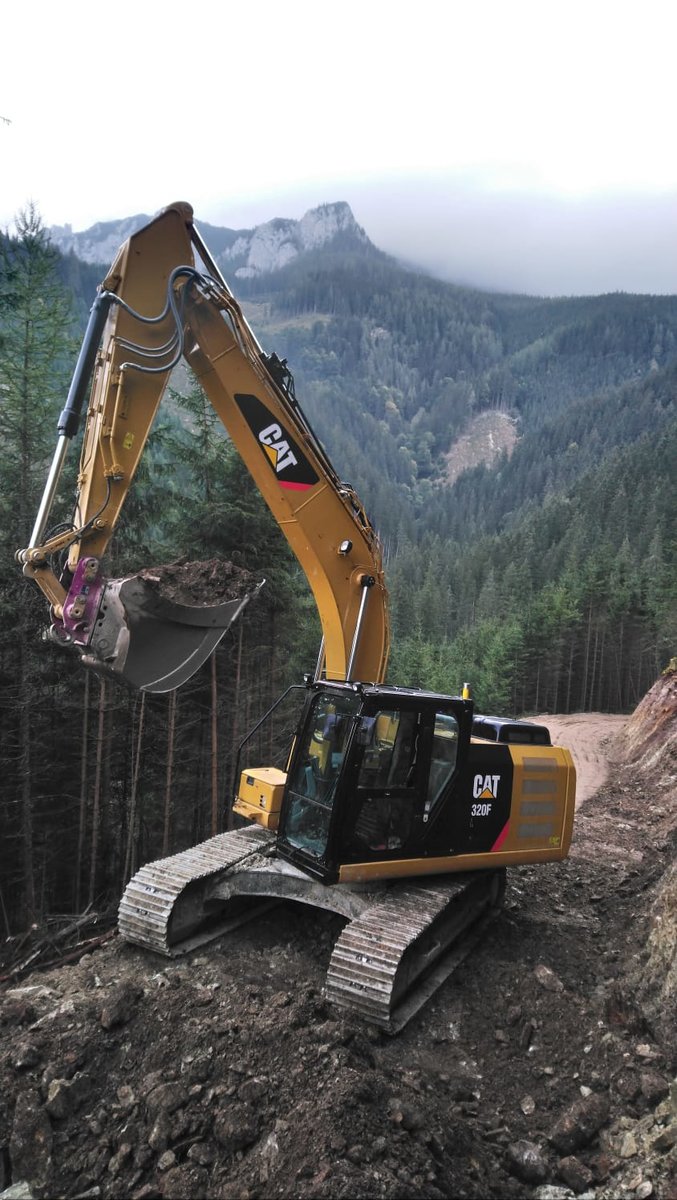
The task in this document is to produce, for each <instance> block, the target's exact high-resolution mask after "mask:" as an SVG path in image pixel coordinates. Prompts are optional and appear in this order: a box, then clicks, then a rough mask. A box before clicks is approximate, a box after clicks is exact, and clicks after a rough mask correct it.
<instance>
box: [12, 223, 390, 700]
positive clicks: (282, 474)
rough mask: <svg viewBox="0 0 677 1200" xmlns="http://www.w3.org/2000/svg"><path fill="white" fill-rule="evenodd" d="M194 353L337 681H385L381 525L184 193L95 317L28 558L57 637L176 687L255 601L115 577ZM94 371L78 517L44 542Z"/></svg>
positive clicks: (147, 684) (144, 681)
mask: <svg viewBox="0 0 677 1200" xmlns="http://www.w3.org/2000/svg"><path fill="white" fill-rule="evenodd" d="M196 264H197V265H196ZM182 359H183V361H184V362H185V363H187V365H188V366H189V367H190V368H191V369H192V371H193V373H194V375H195V376H196V378H197V379H198V381H199V382H200V384H201V385H202V387H203V388H204V391H205V392H206V394H207V396H208V397H209V399H210V401H211V403H212V405H213V406H214V409H215V410H216V412H217V413H218V415H219V417H220V419H221V421H222V423H223V425H224V427H225V429H226V430H227V432H228V434H229V435H230V437H231V439H232V441H233V442H234V444H235V446H236V448H237V450H238V451H239V453H240V455H241V457H242V460H243V462H244V464H245V466H246V467H247V469H248V470H249V472H250V473H251V475H252V477H253V479H254V481H255V483H256V485H257V487H258V488H259V490H260V492H261V494H262V496H263V497H264V499H265V501H266V503H267V504H268V506H269V508H270V509H271V511H272V513H273V515H274V517H275V519H276V521H277V523H278V525H279V527H280V529H281V530H282V532H283V533H284V535H285V537H286V538H287V540H288V542H289V544H290V545H291V547H292V549H293V551H294V553H295V554H296V556H297V558H298V560H299V562H300V564H301V566H302V568H303V570H304V572H305V575H306V578H307V579H308V582H309V584H310V587H311V589H312V591H313V593H314V596H315V599H316V602H317V606H318V610H319V614H320V620H321V623H322V630H323V636H324V644H323V654H322V658H323V664H324V669H325V674H326V677H327V678H328V679H337V680H344V679H348V678H350V677H354V678H362V679H369V680H372V681H374V682H377V681H379V680H381V679H382V678H383V677H384V674H385V669H386V663H387V658H388V648H389V632H388V615H387V596H386V589H385V583H384V578H383V570H382V564H381V552H380V546H379V542H378V538H377V535H376V533H375V531H374V529H373V527H372V525H371V523H370V522H369V519H368V517H367V515H366V513H365V511H364V509H363V507H362V505H361V503H360V501H359V500H358V498H357V496H356V495H355V493H354V491H353V489H352V488H351V487H350V486H349V485H348V484H345V483H343V482H342V481H341V480H340V479H339V478H338V476H337V475H336V473H335V471H334V468H333V467H332V465H331V463H330V462H329V459H328V458H327V456H326V453H325V452H324V450H323V448H322V446H321V443H320V442H319V440H318V438H317V437H316V436H315V434H314V433H313V430H312V428H311V427H310V425H309V423H308V421H307V419H306V417H305V416H304V414H303V412H302V410H301V409H300V407H299V405H298V403H297V401H296V398H295V395H294V390H293V380H292V378H291V375H290V373H289V371H288V370H287V368H286V363H285V362H283V361H281V360H280V359H278V358H277V356H275V355H274V354H273V355H266V354H264V352H263V351H262V350H261V347H260V346H259V344H258V342H257V340H256V338H255V336H254V334H253V332H252V330H251V329H250V327H249V325H248V323H247V321H246V320H245V318H244V316H243V314H242V311H241V308H240V306H239V304H238V303H237V301H236V300H235V297H234V296H233V294H232V292H231V291H230V289H229V288H228V286H227V284H226V283H225V281H224V279H223V278H222V276H221V274H220V272H219V270H218V267H217V266H216V264H215V262H214V261H213V259H212V257H211V255H210V253H209V251H208V249H207V248H206V246H205V245H204V243H203V241H202V239H201V238H200V235H199V233H198V231H197V230H196V229H195V226H194V224H193V212H192V209H191V207H190V205H188V204H185V203H178V204H174V205H171V206H170V207H169V208H167V209H165V210H163V212H162V213H161V214H160V215H159V216H158V217H157V218H156V219H155V220H154V221H152V222H150V223H149V224H148V225H146V226H145V227H144V228H143V229H141V230H140V231H139V232H138V233H136V234H134V235H133V236H132V237H131V238H130V239H129V240H128V241H127V242H126V243H125V244H124V246H123V247H122V248H121V250H120V252H119V254H118V256H117V258H116V259H115V261H114V263H113V265H112V267H111V269H110V271H109V273H108V275H107V276H106V278H105V279H104V281H103V283H102V285H101V288H100V291H99V295H98V297H97V300H96V301H95V304H94V306H93V309H92V313H91V315H90V322H89V326H88V329H87V333H86V336H85V340H84V343H83V347H82V350H81V353H80V357H79V359H78V364H77V367H76V371H75V374H74V377H73V383H72V385H71V389H70V392H69V396H68V399H67V402H66V407H65V408H64V411H63V412H62V414H61V417H60V419H59V424H58V435H59V436H58V445H57V449H56V452H55V456H54V461H53V464H52V470H51V472H50V476H49V479H48V482H47V486H46V488H45V494H44V496H43V502H42V504H41V506H40V511H39V514H38V517H37V519H36V523H35V527H34V530H33V534H32V538H31V544H30V546H29V547H27V548H26V549H24V550H21V551H19V552H18V558H19V561H20V562H21V563H22V564H23V567H24V572H25V574H27V575H28V576H30V577H31V578H32V579H33V580H34V581H35V582H36V583H37V584H38V586H39V587H40V588H41V589H42V591H43V592H44V593H45V595H46V596H47V599H48V600H49V603H50V605H51V607H52V613H53V624H52V631H51V636H52V637H53V639H54V640H56V641H59V642H61V643H65V644H70V645H73V646H75V647H76V648H77V649H78V650H79V651H80V653H81V654H82V656H83V658H84V661H85V662H87V663H88V664H90V665H95V666H98V667H100V668H107V669H109V670H112V671H113V672H114V673H116V674H117V675H119V676H120V677H122V678H123V679H125V680H126V681H127V682H129V683H131V684H132V686H134V687H137V688H142V689H146V690H155V691H162V690H169V689H170V688H172V687H175V686H178V684H179V683H181V682H183V681H184V680H185V679H186V678H188V677H189V675H190V674H192V673H193V671H194V670H196V669H197V667H198V666H199V665H200V663H201V662H202V661H204V659H205V658H206V657H207V656H208V655H209V654H211V652H212V651H213V649H214V647H215V645H216V644H217V642H218V640H219V638H220V637H222V636H223V633H224V632H225V630H226V629H227V628H228V627H229V625H230V623H231V621H232V620H234V619H235V617H236V616H237V615H239V612H240V611H241V609H242V607H243V605H244V604H245V603H247V601H248V599H249V598H250V595H249V594H246V595H245V596H243V597H240V598H239V600H238V603H237V604H233V605H230V606H224V605H216V606H212V607H205V608H203V609H199V610H198V611H196V610H195V608H194V607H193V609H192V611H191V606H186V607H185V608H184V611H183V612H182V613H181V614H179V613H177V611H176V608H175V609H174V612H173V613H172V612H170V611H169V609H168V607H167V605H166V604H163V603H162V596H161V595H158V592H157V589H155V590H154V591H153V590H152V589H149V588H148V587H147V586H145V585H144V584H143V583H140V582H139V580H138V579H137V578H135V577H133V578H131V579H125V580H113V581H111V580H108V579H107V577H106V576H105V574H104V573H103V569H102V565H101V560H102V558H103V555H104V554H105V552H106V549H107V547H108V544H109V541H110V538H111V536H112V534H113V531H114V529H115V526H116V524H117V521H118V517H119V515H120V512H121V510H122V507H123V505H124V503H125V500H126V498H127V495H128V493H129V489H130V486H131V484H132V481H133V479H134V475H135V473H136V470H137V468H138V465H139V461H140V459H141V456H142V454H143V451H144V447H145V445H146V441H147V438H148V436H149V433H150V430H151V426H152V423H153V420H154V418H155V415H156V412H157V409H158V406H159V404H160V401H161V398H162V395H163V393H164V390H165V388H166V386H167V382H168V380H169V377H170V374H171V371H172V370H173V368H174V367H175V366H176V365H177V364H178V363H179V362H180V361H181V360H182ZM92 375H93V383H92V387H91V395H90V398H89V405H88V409H87V414H86V421H85V431H84V437H83V445H82V453H81V459H80V472H79V476H78V497H77V504H76V513H75V518H74V520H73V526H72V528H71V529H70V530H68V531H66V532H65V533H64V532H60V533H58V534H57V535H55V536H52V537H50V536H47V537H46V536H45V532H44V531H45V526H46V523H47V518H48V515H49V509H50V507H51V502H52V500H53V498H54V495H55V492H56V488H57V485H58V480H59V476H60V474H61V469H62V466H63V462H64V459H65V453H66V448H67V445H68V443H69V442H70V441H71V440H72V438H73V437H74V436H75V433H76V432H77V429H78V425H79V420H80V415H81V411H82V408H83V406H84V401H85V396H86V389H87V387H88V385H89V380H90V376H92ZM186 523H187V526H188V528H189V527H190V513H189V512H188V513H187V514H186ZM64 551H67V552H68V569H67V571H66V572H65V575H64V576H63V577H62V578H60V579H59V578H57V577H56V575H55V573H54V571H53V569H52V567H51V565H50V560H51V558H52V556H53V555H55V554H56V553H59V552H61V553H63V552H64ZM177 618H178V619H177ZM321 666H322V664H320V667H321Z"/></svg>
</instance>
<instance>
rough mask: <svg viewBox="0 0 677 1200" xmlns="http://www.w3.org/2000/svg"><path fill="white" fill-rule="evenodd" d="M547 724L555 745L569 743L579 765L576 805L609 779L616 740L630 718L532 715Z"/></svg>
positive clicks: (593, 714)
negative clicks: (610, 760)
mask: <svg viewBox="0 0 677 1200" xmlns="http://www.w3.org/2000/svg"><path fill="white" fill-rule="evenodd" d="M531 719H533V720H534V721H540V722H542V723H543V724H544V725H547V727H548V729H549V730H550V737H551V738H552V741H553V745H557V746H566V748H567V750H570V751H571V754H572V757H573V760H574V764H575V766H576V807H577V808H578V806H579V805H580V804H582V803H583V801H584V800H588V799H589V798H590V796H594V794H595V792H597V791H599V789H600V788H601V787H602V786H603V784H604V783H605V782H606V779H607V775H608V770H609V758H608V756H609V753H611V757H612V759H613V741H614V739H615V738H616V737H617V736H618V734H619V733H620V732H621V730H622V729H623V726H624V725H626V724H627V721H628V718H627V717H624V716H617V715H615V714H613V715H612V714H610V713H569V714H568V715H567V716H558V715H554V716H553V715H551V714H550V713H542V714H541V715H540V716H538V717H533V718H531Z"/></svg>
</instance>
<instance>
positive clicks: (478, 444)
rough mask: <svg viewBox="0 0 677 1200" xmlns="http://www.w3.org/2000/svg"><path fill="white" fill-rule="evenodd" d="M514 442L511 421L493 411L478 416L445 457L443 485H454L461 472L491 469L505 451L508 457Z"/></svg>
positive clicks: (515, 433) (513, 427)
mask: <svg viewBox="0 0 677 1200" xmlns="http://www.w3.org/2000/svg"><path fill="white" fill-rule="evenodd" d="M517 440H518V437H517V422H516V421H515V418H514V417H510V416H508V414H507V413H504V412H496V411H495V410H493V409H492V410H491V411H490V412H483V413H478V415H477V416H476V417H473V419H472V421H471V422H470V425H469V426H468V428H467V430H466V432H465V433H464V434H462V435H461V437H459V438H457V440H456V441H455V442H454V444H453V446H452V447H451V449H450V450H449V451H448V453H447V454H446V456H445V457H446V464H447V465H446V471H445V475H444V481H445V483H448V484H452V483H455V482H456V480H457V479H458V478H459V476H460V475H462V474H463V472H464V471H471V470H472V469H473V467H481V466H485V467H491V466H492V465H493V463H495V462H496V460H497V459H498V458H500V456H501V454H503V452H504V451H505V452H506V453H507V455H508V457H510V455H511V454H512V452H513V450H514V448H515V444H516V442H517Z"/></svg>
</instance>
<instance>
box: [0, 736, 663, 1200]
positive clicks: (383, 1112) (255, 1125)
mask: <svg viewBox="0 0 677 1200" xmlns="http://www.w3.org/2000/svg"><path fill="white" fill-rule="evenodd" d="M581 720H582V721H584V718H581ZM596 729H597V735H596V736H597V737H598V740H599V725H597V726H596ZM610 729H611V730H612V732H611V733H610V734H609V737H608V739H607V746H606V752H607V755H608V758H609V761H610V770H609V775H608V779H607V782H606V783H605V784H604V785H603V786H602V788H601V789H600V790H599V791H597V793H596V794H595V795H594V796H592V797H591V798H590V799H588V800H587V801H586V802H585V803H584V804H583V805H582V807H581V808H580V810H579V813H578V816H577V822H576V831H575V839H574V845H573V848H572V853H571V855H570V857H569V859H568V860H567V861H566V862H563V863H559V864H553V865H544V866H539V865H533V866H529V867H524V868H516V869H514V870H512V871H511V872H510V873H509V884H508V890H507V896H506V904H505V907H504V909H503V911H502V913H501V914H500V915H499V916H498V918H497V919H496V921H495V922H494V924H493V925H492V926H491V927H490V930H489V933H488V935H487V936H486V938H485V940H484V942H483V943H482V944H481V946H480V947H479V948H478V949H477V950H476V951H475V952H474V953H473V955H472V956H470V957H469V958H468V959H466V960H465V962H464V964H463V965H462V967H461V968H460V969H459V970H458V971H457V973H456V974H455V975H454V976H453V977H452V978H451V979H450V980H449V981H448V982H447V983H446V984H445V985H444V986H443V987H442V988H441V989H440V991H438V992H437V993H436V995H435V996H434V997H433V999H432V1000H431V1001H430V1003H429V1004H428V1005H427V1007H426V1008H425V1009H424V1010H423V1011H422V1012H421V1013H419V1015H418V1016H417V1017H416V1018H415V1019H414V1021H413V1022H411V1023H410V1025H409V1026H407V1028H406V1029H405V1030H404V1031H403V1032H402V1033H401V1034H400V1035H399V1036H398V1037H397V1038H388V1037H386V1036H385V1035H383V1034H381V1033H380V1032H378V1031H375V1030H373V1029H371V1028H369V1027H368V1026H364V1025H361V1024H359V1023H357V1022H356V1021H353V1020H346V1019H344V1018H341V1017H339V1016H337V1014H336V1013H335V1012H333V1011H331V1010H330V1009H329V1008H328V1007H327V1006H326V1004H325V1001H324V999H323V992H322V987H323V979H324V973H325V970H326V967H327V964H328V962H329V957H330V954H331V948H332V945H333V942H334V940H335V937H336V935H337V933H338V931H339V929H340V928H341V921H340V919H339V918H337V917H335V916H334V915H333V914H327V913H321V912H317V911H308V910H304V909H302V908H301V907H297V906H294V905H291V904H287V905H280V906H279V907H278V908H276V909H274V910H272V911H269V912H268V913H266V914H265V915H264V916H262V917H259V918H258V919H257V921H256V922H254V923H252V924H250V925H248V926H245V927H243V928H241V929H239V930H237V931H236V932H235V933H232V934H230V935H229V936H228V938H227V939H226V938H224V939H222V940H221V941H218V942H215V943H213V944H212V945H211V946H208V947H204V948H202V949H201V950H200V951H199V952H193V953H192V954H190V955H188V956H186V958H184V959H182V960H178V961H175V962H170V961H168V960H166V959H162V958H159V957H156V956H153V955H150V954H148V953H146V952H144V951H141V950H140V949H138V948H135V947H132V946H128V945H125V944H124V943H123V942H122V941H121V940H120V939H119V938H118V937H117V936H116V937H113V938H112V939H111V940H110V941H109V942H108V943H107V944H106V945H104V946H102V947H100V948H98V949H96V950H95V951H93V952H89V953H86V954H84V956H83V957H82V958H81V959H80V961H78V962H75V963H73V964H67V965H63V966H60V967H58V968H51V969H49V970H43V971H40V972H35V973H34V974H33V975H32V976H27V977H25V978H22V979H21V980H20V981H19V982H18V983H16V982H14V983H13V984H12V985H11V986H9V987H6V988H5V990H4V993H3V994H2V995H1V997H0V1005H1V1007H0V1023H1V1024H0V1027H1V1028H2V1052H1V1055H0V1147H2V1149H0V1187H1V1186H2V1184H3V1183H4V1186H5V1187H7V1188H8V1189H12V1187H13V1190H10V1191H9V1195H11V1194H14V1195H24V1196H26V1197H28V1196H36V1197H38V1196H68V1197H72V1198H75V1197H78V1196H80V1197H95V1196H101V1197H135V1198H136V1200H151V1198H153V1197H157V1198H167V1200H169V1198H171V1197H181V1200H184V1198H186V1200H187V1198H189V1197H214V1198H217V1197H223V1198H224V1200H230V1198H233V1200H235V1198H240V1200H253V1198H254V1197H261V1198H266V1200H267V1198H269V1197H270V1198H273V1197H299V1198H300V1200H305V1198H310V1197H313V1198H315V1197H316V1198H318V1200H323V1198H327V1200H328V1198H330V1197H349V1196H350V1197H353V1196H357V1197H398V1198H412V1200H416V1198H418V1197H421V1198H424V1197H430V1198H442V1197H451V1196H454V1197H472V1198H475V1197H477V1198H480V1197H482V1198H494V1197H495V1198H496V1200H499V1198H501V1200H503V1198H512V1197H514V1198H518V1197H529V1198H531V1197H533V1198H534V1200H564V1198H566V1197H573V1196H575V1195H582V1196H587V1197H597V1198H599V1200H620V1198H625V1197H628V1200H629V1198H631V1197H632V1198H634V1200H646V1198H648V1197H652V1196H653V1197H657V1198H658V1200H671V1198H674V1197H677V1083H675V1082H674V1081H673V1080H674V1075H675V1068H676V1065H677V1057H676V1056H677V1046H675V1045H674V1044H673V1041H672V1040H671V1038H670V1036H669V1034H668V1032H667V1031H666V1023H664V1022H663V1023H662V1022H661V1021H659V1020H656V1011H655V1007H654V1008H653V1009H652V1006H651V1005H650V1004H649V1005H647V1004H646V996H645V995H644V994H643V992H642V988H641V986H640V984H641V981H642V980H643V979H646V978H647V976H648V975H651V972H652V971H653V966H652V958H651V950H650V942H651V935H652V929H653V927H654V923H655V915H656V909H655V906H656V903H657V901H658V898H659V897H660V896H661V895H662V893H663V889H664V887H665V881H666V880H667V879H669V872H670V869H671V864H672V863H673V862H674V856H675V831H676V828H677V814H676V812H675V803H674V777H673V776H672V774H671V771H670V770H667V769H666V770H658V769H657V767H656V765H655V763H654V767H653V769H652V772H651V773H649V774H646V773H643V772H642V771H641V770H640V769H638V768H637V767H636V766H635V765H634V764H633V763H629V764H625V765H623V766H622V767H620V766H618V765H617V761H618V757H619V750H618V733H617V723H616V725H615V726H610ZM579 736H580V729H579ZM665 903H667V901H665ZM661 981H662V982H661ZM664 982H665V972H663V975H662V976H661V975H660V973H659V974H657V975H655V977H654V982H653V986H654V988H655V987H656V986H662V983H664ZM673 1001H674V997H673ZM672 1012H673V1014H674V1007H673V1009H672ZM3 1170H4V1180H3V1177H2V1172H3ZM16 1185H19V1186H18V1187H17V1186H16ZM22 1189H23V1190H22Z"/></svg>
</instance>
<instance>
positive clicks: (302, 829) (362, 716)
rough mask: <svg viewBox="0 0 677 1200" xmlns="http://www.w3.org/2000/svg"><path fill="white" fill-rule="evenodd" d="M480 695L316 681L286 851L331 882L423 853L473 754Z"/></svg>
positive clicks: (285, 831) (291, 797)
mask: <svg viewBox="0 0 677 1200" xmlns="http://www.w3.org/2000/svg"><path fill="white" fill-rule="evenodd" d="M471 726H472V702H471V701H469V700H461V699H458V698H454V697H450V696H438V695H435V694H433V693H427V692H421V691H416V690H414V689H404V688H393V687H380V686H374V685H365V684H351V683H348V684H339V683H336V684H325V683H320V684H315V685H313V687H312V688H311V694H310V697H309V700H308V703H307V706H306V710H305V714H304V719H303V722H302V727H301V731H300V733H299V736H298V737H297V739H296V743H295V747H294V752H293V755H292V759H291V762H290V764H289V771H288V775H287V783H286V788H285V792H284V799H283V802H282V808H281V812H280V822H279V826H278V840H277V851H278V853H279V854H280V855H281V856H282V857H283V858H285V859H287V860H288V861H290V862H292V863H294V864H295V865H296V866H298V867H300V868H301V869H302V870H303V871H305V872H307V873H308V874H309V875H312V876H314V877H315V878H317V879H320V880H322V882H324V883H333V882H336V881H337V880H338V879H339V878H340V876H341V873H342V868H345V867H346V866H350V867H352V868H353V869H354V866H355V864H361V868H360V869H361V871H362V875H363V877H364V878H365V879H368V878H376V877H379V876H382V875H384V874H389V873H392V874H399V873H400V871H399V869H396V868H395V867H394V864H395V863H398V862H403V861H407V860H410V859H412V858H419V857H420V856H421V855H422V854H423V853H424V852H425V847H426V845H427V844H428V842H429V841H430V833H431V830H432V829H433V828H434V826H435V824H436V817H437V815H438V813H439V812H441V811H442V806H441V801H442V799H443V798H444V797H446V796H448V795H449V794H450V792H451V791H452V790H453V787H454V784H455V781H456V780H457V779H458V778H459V776H460V773H461V771H462V768H463V766H464V764H465V762H466V759H467V754H468V746H469V742H470V730H471Z"/></svg>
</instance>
